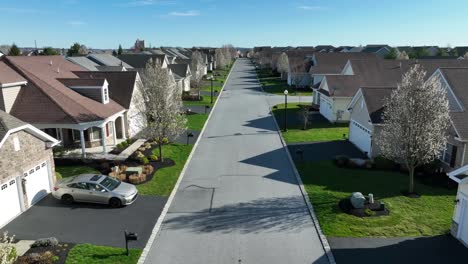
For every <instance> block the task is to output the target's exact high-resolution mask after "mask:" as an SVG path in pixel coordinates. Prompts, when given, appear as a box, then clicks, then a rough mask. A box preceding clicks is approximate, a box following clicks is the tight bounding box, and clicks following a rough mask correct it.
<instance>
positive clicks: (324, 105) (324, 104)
mask: <svg viewBox="0 0 468 264" xmlns="http://www.w3.org/2000/svg"><path fill="white" fill-rule="evenodd" d="M320 114H322V115H323V116H324V117H325V118H326V119H328V120H329V121H333V111H332V106H331V104H330V103H329V102H328V101H326V100H321V101H320Z"/></svg>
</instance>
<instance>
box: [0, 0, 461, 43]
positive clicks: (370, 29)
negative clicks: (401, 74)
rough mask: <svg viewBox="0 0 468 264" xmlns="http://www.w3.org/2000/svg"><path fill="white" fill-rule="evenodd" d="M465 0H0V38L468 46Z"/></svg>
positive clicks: (4, 40) (24, 40) (25, 40)
mask: <svg viewBox="0 0 468 264" xmlns="http://www.w3.org/2000/svg"><path fill="white" fill-rule="evenodd" d="M467 11H468V1H466V0H446V1H440V0H438V1H436V0H393V1H389V0H380V1H377V0H361V1H358V0H334V1H333V0H328V1H325V0H286V1H284V0H237V1H235V0H190V1H188V0H113V1H110V0H61V1H60V0H41V1H39V0H9V1H6V0H0V14H1V15H0V25H2V33H1V37H0V44H11V43H13V42H15V43H17V44H18V45H20V46H34V40H37V43H38V46H39V47H42V46H54V47H69V46H70V45H71V44H72V43H73V42H80V43H82V44H85V45H87V46H89V47H92V48H116V47H117V46H118V45H119V44H122V46H123V47H130V46H131V45H133V43H134V42H135V40H136V39H137V38H140V39H144V40H145V41H146V44H147V45H148V44H151V45H152V46H182V47H192V46H220V45H222V44H224V43H232V44H234V45H235V46H240V47H253V46H259V45H272V46H288V45H290V46H300V45H303V46H310V45H318V44H332V45H360V44H362V45H365V44H383V43H385V44H390V45H440V46H446V45H447V44H450V45H451V46H457V45H458V46H460V45H468V33H467V30H468V19H467Z"/></svg>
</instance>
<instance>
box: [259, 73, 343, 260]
mask: <svg viewBox="0 0 468 264" xmlns="http://www.w3.org/2000/svg"><path fill="white" fill-rule="evenodd" d="M257 81H258V83H259V85H260V90H261V91H262V92H263V93H266V92H265V91H264V90H263V88H262V85H261V84H260V79H258V74H257ZM271 109H272V108H271V107H270V109H269V110H270V114H271V115H272V117H273V120H274V121H275V126H276V129H277V130H278V135H279V136H280V140H281V144H282V145H283V147H284V148H285V149H286V155H287V156H288V159H289V162H290V163H291V165H292V168H293V171H294V175H295V176H296V179H297V182H298V183H299V189H300V190H301V193H302V197H303V198H304V201H305V203H306V204H307V208H308V209H309V214H310V216H311V217H312V221H313V222H314V226H315V229H316V230H317V233H318V235H319V238H320V242H322V247H323V249H324V250H325V254H327V258H328V262H329V263H330V264H336V261H335V257H334V256H333V253H332V251H331V247H330V244H329V243H328V240H327V237H326V236H325V235H324V234H323V231H322V228H321V227H320V223H319V221H318V218H317V216H316V215H315V210H314V207H313V205H312V203H311V202H310V199H309V195H308V194H307V192H306V190H305V188H304V183H303V182H302V179H301V176H300V174H299V171H297V168H296V164H294V161H293V159H292V157H291V153H290V152H289V149H288V145H287V144H286V141H285V140H284V138H283V134H282V133H281V129H280V127H279V125H278V122H277V121H276V117H275V115H274V114H273V111H272V110H271Z"/></svg>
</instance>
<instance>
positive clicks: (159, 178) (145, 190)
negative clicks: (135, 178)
mask: <svg viewBox="0 0 468 264" xmlns="http://www.w3.org/2000/svg"><path fill="white" fill-rule="evenodd" d="M192 148H193V145H184V144H177V143H171V144H167V145H164V146H163V157H164V158H170V159H172V160H173V161H174V162H175V165H174V166H172V167H166V168H162V169H159V170H157V171H156V173H155V175H154V177H153V179H152V180H151V181H149V182H147V183H143V184H140V185H136V187H137V188H138V191H139V193H140V194H142V195H160V196H169V195H170V193H171V191H172V189H173V188H174V185H175V183H176V182H177V179H179V175H180V172H181V171H182V168H183V167H184V164H185V162H186V161H187V158H188V156H189V155H190V152H191V151H192ZM153 153H154V154H155V155H159V151H158V149H157V148H156V149H154V150H153Z"/></svg>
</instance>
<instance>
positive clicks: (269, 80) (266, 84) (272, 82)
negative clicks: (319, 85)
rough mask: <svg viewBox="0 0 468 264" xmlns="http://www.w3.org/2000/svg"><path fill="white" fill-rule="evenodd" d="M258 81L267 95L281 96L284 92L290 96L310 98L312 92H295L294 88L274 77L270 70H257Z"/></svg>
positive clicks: (278, 77)
mask: <svg viewBox="0 0 468 264" xmlns="http://www.w3.org/2000/svg"><path fill="white" fill-rule="evenodd" d="M257 76H258V80H259V81H260V84H261V85H262V86H263V90H264V91H265V92H267V93H272V94H278V95H283V94H284V90H288V91H289V95H290V96H294V95H300V96H312V90H297V91H296V89H295V87H292V86H289V85H288V83H287V81H286V80H282V79H281V77H280V76H277V75H274V74H272V73H271V71H270V70H257Z"/></svg>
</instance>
